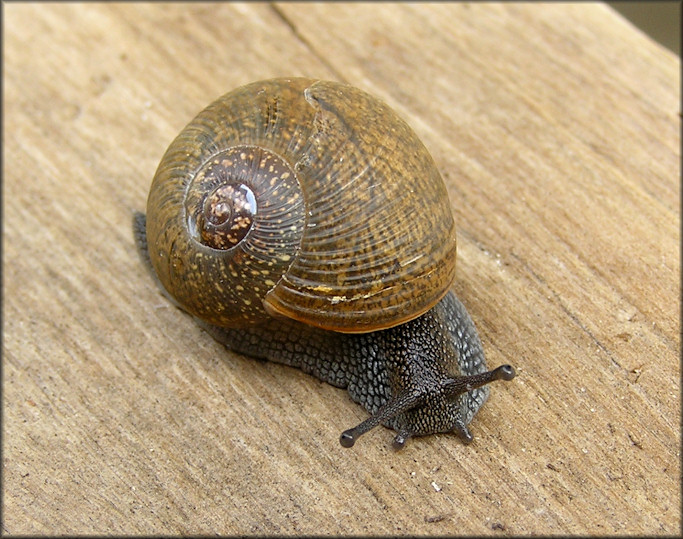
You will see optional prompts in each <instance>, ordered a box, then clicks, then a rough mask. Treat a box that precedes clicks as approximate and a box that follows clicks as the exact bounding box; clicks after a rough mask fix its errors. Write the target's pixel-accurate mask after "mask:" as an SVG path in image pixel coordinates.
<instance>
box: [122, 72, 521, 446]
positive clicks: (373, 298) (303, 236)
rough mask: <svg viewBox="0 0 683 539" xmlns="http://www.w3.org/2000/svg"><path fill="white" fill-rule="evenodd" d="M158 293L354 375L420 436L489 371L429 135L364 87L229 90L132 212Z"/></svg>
mask: <svg viewBox="0 0 683 539" xmlns="http://www.w3.org/2000/svg"><path fill="white" fill-rule="evenodd" d="M134 234H135V237H136V240H137V244H138V247H139V251H140V253H141V255H142V257H143V259H144V260H145V263H146V264H147V265H148V267H149V268H150V270H151V273H152V275H153V277H154V278H155V280H156V281H157V283H158V284H159V285H160V288H161V290H162V291H163V292H164V293H165V294H166V295H167V297H168V298H169V299H170V300H171V301H172V302H173V303H174V304H175V305H176V306H178V307H180V308H181V309H183V310H185V311H186V312H188V313H189V314H191V315H192V316H193V317H194V318H195V320H196V321H197V322H198V323H199V324H200V326H202V327H203V328H204V329H205V330H206V331H207V332H208V333H210V334H211V335H212V336H213V337H214V338H216V339H217V340H218V341H219V342H221V343H223V344H224V345H225V346H226V347H228V348H229V349H231V350H233V351H235V352H238V353H241V354H244V355H247V356H251V357H254V358H260V359H267V360H270V361H275V362H279V363H283V364H286V365H290V366H293V367H298V368H300V369H302V370H303V371H305V372H307V373H310V374H312V375H314V376H316V377H317V378H319V379H320V380H323V381H325V382H328V383H330V384H332V385H334V386H337V387H341V388H346V389H347V390H348V392H349V394H350V395H351V397H352V398H353V399H354V400H355V401H356V402H358V403H360V404H361V405H363V406H364V407H365V408H366V409H367V410H368V412H370V414H371V417H370V418H368V419H367V420H365V421H363V422H362V423H361V424H360V425H358V426H356V427H354V428H353V429H349V430H347V431H344V432H343V433H342V435H341V438H340V442H341V444H342V445H343V446H345V447H350V446H352V445H353V444H354V443H355V441H356V440H357V438H358V437H359V436H361V435H362V434H363V433H365V432H367V431H368V430H370V429H372V428H373V427H375V426H377V425H379V424H383V425H386V426H388V427H390V428H393V429H394V430H396V431H397V432H398V434H397V436H396V438H395V440H394V446H395V447H397V448H399V447H402V446H403V444H404V443H405V441H406V440H407V439H408V438H409V437H411V436H418V435H427V434H434V433H441V432H454V433H456V434H458V435H459V436H460V438H461V439H462V440H463V441H465V442H470V441H471V440H472V436H471V435H470V433H469V431H468V428H467V426H468V424H469V423H470V422H471V421H472V418H473V417H474V415H475V414H476V413H477V411H478V410H479V408H480V407H481V406H482V404H483V403H484V402H485V400H486V399H487V397H488V394H489V389H488V387H486V384H488V383H489V382H491V381H494V380H511V379H512V378H513V377H514V376H515V372H514V369H513V368H512V367H510V366H509V365H503V366H501V367H498V368H497V369H494V370H492V371H487V370H486V363H485V360H484V353H483V350H482V346H481V342H480V340H479V337H478V335H477V332H476V329H475V327H474V325H473V323H472V320H471V319H470V317H469V315H468V314H467V312H466V310H465V308H464V307H463V305H462V304H461V303H460V302H459V301H458V300H457V299H456V297H455V296H454V295H453V293H452V292H449V287H450V285H451V283H452V281H453V279H454V276H455V224H454V221H453V217H452V213H451V208H450V204H449V202H448V195H447V193H446V189H445V186H444V184H443V181H442V180H441V177H440V175H439V173H438V171H437V169H436V166H435V165H434V163H433V161H432V158H431V156H430V155H429V153H428V151H427V150H426V148H425V147H424V146H423V145H422V143H421V142H420V141H419V139H418V138H417V136H416V135H415V134H414V132H413V131H412V130H411V129H410V128H409V127H408V125H407V124H406V123H405V122H404V121H403V120H401V119H400V118H399V117H398V116H397V115H396V114H395V113H394V112H393V111H392V110H391V109H390V108H389V107H387V106H386V105H385V104H384V103H382V102H381V101H379V100H377V99H376V98H373V97H372V96H370V95H369V94H366V93H365V92H362V91H360V90H358V89H356V88H353V87H350V86H347V85H344V84H339V83H333V82H325V81H315V80H310V79H297V78H294V79H273V80H268V81H260V82H256V83H252V84H249V85H246V86H243V87H241V88H238V89H236V90H234V91H233V92H230V93H229V94H226V95H225V96H223V97H221V98H219V99H218V100H216V101H215V102H214V103H212V104H211V105H209V106H208V107H207V108H206V109H204V111H202V112H201V113H200V114H199V115H198V116H197V117H196V118H195V119H194V120H193V121H192V122H190V124H188V126H187V127H186V128H185V129H184V130H183V131H182V132H181V133H180V135H178V137H177V138H176V139H175V140H174V141H173V143H172V144H171V145H170V146H169V149H168V150H167V152H166V154H165V155H164V157H163V159H162V161H161V163H160V164H159V167H158V169H157V172H156V174H155V177H154V180H153V182H152V187H151V189H150V195H149V198H148V203H147V217H145V215H143V214H137V215H136V217H135V220H134Z"/></svg>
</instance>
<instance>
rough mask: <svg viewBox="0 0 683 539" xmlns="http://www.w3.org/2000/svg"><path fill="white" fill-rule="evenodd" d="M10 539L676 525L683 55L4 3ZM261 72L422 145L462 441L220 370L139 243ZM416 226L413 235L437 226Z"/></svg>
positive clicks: (344, 19)
mask: <svg viewBox="0 0 683 539" xmlns="http://www.w3.org/2000/svg"><path fill="white" fill-rule="evenodd" d="M3 15H4V30H5V42H4V45H5V47H4V107H3V112H4V133H3V135H4V158H5V159H4V162H3V166H4V169H3V173H4V176H3V177H4V182H3V202H4V208H3V209H4V212H3V225H4V228H3V234H4V235H3V240H4V241H3V277H4V281H3V284H4V298H3V299H4V304H3V306H4V311H3V315H4V316H3V352H4V354H3V359H4V361H3V397H4V399H3V423H2V425H3V470H2V471H3V484H2V485H3V498H2V501H3V508H2V509H3V511H2V517H3V533H5V534H8V535H15V534H31V535H32V534H69V535H72V534H89V535H91V534H110V533H115V534H150V535H158V534H214V533H218V534H278V535H280V534H282V535H293V534H323V535H326V534H363V535H365V534H391V535H393V534H410V535H413V534H415V535H417V534H420V535H422V534H430V535H436V534H438V535H446V534H448V535H450V534H468V535H470V534H478V535H479V534H483V535H486V534H497V533H505V534H528V533H529V534H531V533H533V534H551V533H552V534H567V533H580V534H614V533H619V534H638V535H641V534H678V533H680V531H681V529H680V525H681V522H680V501H681V500H680V465H679V460H680V430H679V425H680V367H679V355H680V352H681V350H680V320H679V296H680V285H679V275H680V250H679V244H680V231H679V227H680V207H679V196H680V182H679V180H680V178H679V162H680V137H679V134H680V116H679V113H680V110H679V100H680V89H679V59H678V57H676V56H674V55H672V54H671V53H670V52H668V51H667V50H665V49H664V48H662V47H661V46H658V45H657V44H655V43H654V42H652V41H651V40H649V39H648V38H646V37H645V36H644V35H643V34H641V33H640V32H639V31H637V30H635V29H634V28H633V27H632V26H631V25H630V24H629V23H627V22H625V21H624V20H623V19H622V18H620V17H619V16H618V15H616V14H615V13H614V12H613V11H611V10H610V9H609V8H607V7H605V6H604V5H599V4H583V3H581V4H575V5H565V4H554V3H551V4H533V5H524V4H514V3H513V4H503V5H498V4H489V3H483V4H478V3H477V4H448V3H446V4H434V5H422V4H416V5H411V4H399V5H395V4H356V3H354V4H338V3H331V4H313V5H311V4H306V3H292V4H275V5H270V4H257V3H249V4H234V3H226V4H222V3H219V4H215V3H211V4H205V5H204V4H198V5H197V4H192V5H184V4H176V3H174V4H169V5H164V4H156V3H154V4H137V3H133V4H109V3H107V4H98V3H86V4H44V5H40V4H33V3H6V4H3ZM282 75H305V76H311V77H318V78H324V79H336V80H342V81H345V82H348V83H351V84H353V85H355V86H358V87H360V88H363V89H364V90H367V91H370V92H372V93H374V94H376V95H378V96H379V97H381V98H383V99H384V100H386V101H387V102H388V103H389V104H390V105H391V106H392V107H394V108H395V109H396V110H397V111H398V112H399V113H400V114H401V115H402V116H403V117H405V118H406V120H408V122H409V123H410V124H411V125H412V126H413V127H414V129H415V130H416V131H417V132H418V134H419V135H420V136H421V137H422V139H423V141H424V142H425V144H426V146H427V147H428V148H429V149H430V151H431V152H432V154H433V156H434V158H435V160H436V162H437V164H438V166H439V168H440V170H441V171H442V173H443V176H444V179H445V181H446V183H447V186H448V190H449V194H450V199H451V203H452V206H453V210H454V213H455V215H456V217H457V222H458V234H459V245H458V247H459V251H458V279H457V282H456V284H455V286H454V289H455V291H456V292H457V294H458V295H459V297H460V298H461V299H462V301H463V302H464V303H465V304H466V305H467V306H468V308H469V310H470V313H471V314H472V317H473V318H474V320H475V323H476V324H477V326H478V328H479V331H480V334H481V337H482V340H483V343H484V347H485V350H486V352H487V355H488V362H489V365H491V366H496V365H499V364H502V363H511V364H513V365H515V366H516V368H517V370H518V377H517V378H516V379H515V380H514V381H513V382H511V383H508V384H498V385H496V386H494V387H493V390H492V396H491V398H490V400H489V402H488V404H487V405H486V406H485V408H484V409H483V411H482V412H481V414H480V415H479V416H478V417H477V418H476V419H475V422H474V423H473V425H472V432H473V434H474V436H475V441H474V443H473V444H472V445H470V446H464V445H462V444H461V443H460V442H459V441H458V440H457V439H456V438H455V437H454V436H447V435H442V436H432V437H427V438H420V439H416V440H411V441H410V442H409V443H408V445H407V446H406V448H405V449H404V450H403V451H401V452H394V451H393V450H392V449H391V448H390V440H391V437H392V436H391V433H390V432H389V431H388V430H386V429H382V428H380V429H376V430H375V431H373V432H372V433H370V434H368V435H367V436H366V437H364V438H363V439H362V440H361V441H360V442H359V443H358V444H357V445H356V447H354V448H353V449H351V450H348V449H343V448H342V447H340V445H339V442H338V436H339V433H340V431H341V430H343V429H345V428H348V427H349V426H352V425H353V424H355V423H357V422H358V421H360V420H362V419H363V418H364V417H366V413H365V412H364V410H362V409H361V408H360V407H359V406H357V405H356V404H354V403H353V402H351V400H350V399H349V397H348V395H347V394H346V393H345V392H344V391H342V390H338V389H335V388H332V387H330V386H328V385H326V384H323V383H321V382H319V381H317V380H315V379H313V378H311V377H309V376H306V375H304V374H302V373H300V372H299V371H297V370H294V369H289V368H286V367H283V366H280V365H273V364H264V363H259V362H256V361H253V360H250V359H247V358H243V357H240V356H237V355H234V354H229V353H227V352H226V351H225V350H224V349H222V348H221V346H219V345H218V344H216V343H215V342H213V341H212V339H211V338H210V337H209V336H208V335H206V334H205V333H204V332H202V331H201V330H200V329H198V328H197V327H196V326H195V325H194V324H193V322H192V321H191V320H190V319H189V318H188V317H187V316H186V315H184V314H183V313H181V312H180V311H178V310H177V309H175V308H173V307H171V306H169V304H168V302H167V301H165V300H164V298H163V297H162V296H161V295H160V294H159V293H158V291H157V290H156V288H155V286H154V284H153V283H152V281H151V279H150V278H149V276H148V274H147V273H146V272H145V270H144V269H143V267H142V265H141V264H140V261H139V259H138V257H137V254H136V250H135V246H134V241H133V236H132V233H131V218H132V214H133V212H134V211H135V210H141V209H144V207H145V201H146V195H147V190H148V188H149V184H150V180H151V178H152V176H153V174H154V170H155V167H156V164H157V163H158V161H159V159H160V158H161V155H162V154H163V152H164V150H165V148H166V146H167V145H168V144H169V143H170V141H171V140H172V138H173V137H174V136H175V134H176V133H177V132H178V131H179V130H180V129H181V128H182V127H183V126H184V125H185V124H186V123H187V122H188V121H189V120H190V119H191V118H192V117H193V116H194V115H195V114H196V113H197V112H198V111H199V110H200V109H202V108H203V107H204V106H205V105H206V104H208V103H209V102H210V101H212V100H213V99H214V98H216V97H217V96H219V95H221V94H223V93H224V92H226V91H228V90H230V89H232V88H234V87H236V86H239V85H241V84H244V83H247V82H250V81H252V80H258V79H263V78H269V77H274V76H282ZM424 218H426V219H428V218H429V215H425V216H424Z"/></svg>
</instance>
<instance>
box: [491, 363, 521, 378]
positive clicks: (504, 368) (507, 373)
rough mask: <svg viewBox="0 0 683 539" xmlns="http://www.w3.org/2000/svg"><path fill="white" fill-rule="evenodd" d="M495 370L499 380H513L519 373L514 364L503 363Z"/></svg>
mask: <svg viewBox="0 0 683 539" xmlns="http://www.w3.org/2000/svg"><path fill="white" fill-rule="evenodd" d="M493 372H494V373H495V375H496V379H497V380H506V381H510V380H512V379H513V378H514V377H515V375H516V374H517V373H516V372H515V369H514V367H513V366H512V365H501V366H500V367H498V368H497V369H495V370H494V371H493Z"/></svg>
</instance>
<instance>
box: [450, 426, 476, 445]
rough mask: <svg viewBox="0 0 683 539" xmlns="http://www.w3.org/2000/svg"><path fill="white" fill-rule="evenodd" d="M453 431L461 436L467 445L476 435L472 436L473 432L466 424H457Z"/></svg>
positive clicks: (461, 439)
mask: <svg viewBox="0 0 683 539" xmlns="http://www.w3.org/2000/svg"><path fill="white" fill-rule="evenodd" d="M453 432H454V433H455V434H456V435H457V437H458V438H460V441H461V442H462V443H464V444H465V445H469V444H471V443H472V440H474V436H472V433H471V432H470V431H469V429H468V428H467V427H466V426H465V425H456V426H455V428H454V429H453Z"/></svg>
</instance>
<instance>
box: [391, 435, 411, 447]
mask: <svg viewBox="0 0 683 539" xmlns="http://www.w3.org/2000/svg"><path fill="white" fill-rule="evenodd" d="M409 437H410V434H407V433H404V432H399V433H398V434H397V435H396V437H395V438H394V441H393V443H392V444H391V445H392V447H393V448H394V449H395V450H396V451H399V450H401V449H403V448H404V447H405V445H406V440H408V438H409Z"/></svg>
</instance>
